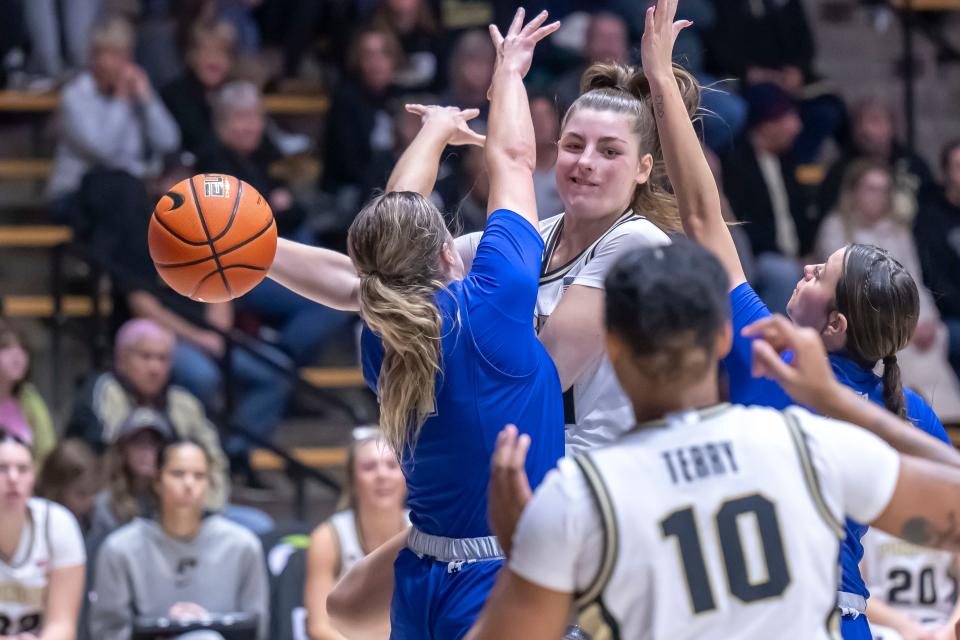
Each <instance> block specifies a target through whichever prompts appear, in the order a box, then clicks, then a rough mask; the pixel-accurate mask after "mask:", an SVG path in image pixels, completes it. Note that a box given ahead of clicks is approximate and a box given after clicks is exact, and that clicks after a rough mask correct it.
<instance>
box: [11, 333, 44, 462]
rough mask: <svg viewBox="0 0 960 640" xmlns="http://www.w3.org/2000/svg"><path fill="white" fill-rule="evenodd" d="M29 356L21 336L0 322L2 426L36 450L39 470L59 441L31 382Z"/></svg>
mask: <svg viewBox="0 0 960 640" xmlns="http://www.w3.org/2000/svg"><path fill="white" fill-rule="evenodd" d="M29 377H30V354H29V353H28V352H27V350H26V349H25V348H24V346H23V340H21V338H20V335H19V334H18V333H17V332H16V331H14V329H13V327H11V326H10V325H9V324H8V323H7V322H6V321H5V320H3V319H2V318H0V425H3V426H4V428H5V430H6V431H7V432H9V433H11V434H13V435H15V436H17V437H18V438H20V439H22V440H24V441H25V442H29V443H30V444H31V446H32V447H33V451H34V456H35V460H36V463H37V465H38V466H40V465H42V464H43V461H44V459H45V458H46V457H47V454H48V453H50V450H51V449H53V447H54V445H55V444H56V441H57V433H56V431H55V430H54V428H53V419H52V418H51V417H50V411H49V410H48V409H47V403H46V402H44V400H43V397H42V396H41V395H40V392H39V391H37V388H36V387H34V386H33V384H31V383H30V382H29Z"/></svg>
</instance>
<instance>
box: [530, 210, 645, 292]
mask: <svg viewBox="0 0 960 640" xmlns="http://www.w3.org/2000/svg"><path fill="white" fill-rule="evenodd" d="M558 217H559V218H560V220H559V221H558V222H557V224H555V225H554V227H553V229H551V230H550V235H549V236H548V237H547V241H546V247H545V248H544V251H543V260H542V261H541V264H540V284H546V283H548V282H553V281H554V280H556V279H557V278H561V277H563V276H564V275H566V274H567V272H569V271H570V269H571V268H573V265H575V264H576V263H577V262H578V261H579V260H580V259H581V258H583V256H585V255H587V254H590V253H591V252H593V251H594V250H595V249H596V247H597V245H599V244H600V242H602V241H603V239H604V238H606V237H607V236H608V235H610V233H611V232H612V231H613V230H614V229H616V228H617V227H619V226H620V225H621V224H623V223H625V222H630V221H631V220H642V219H643V216H641V215H639V214H636V213H634V212H633V209H627V210H626V211H624V212H623V213H622V214H621V215H620V217H619V218H617V220H616V221H615V222H614V223H613V224H612V225H610V228H609V229H607V230H606V231H604V232H603V234H602V235H601V236H600V237H599V238H597V239H596V240H594V241H593V243H592V244H591V245H590V246H589V247H587V248H586V249H584V250H583V251H581V252H580V253H578V254H577V255H575V256H574V257H572V258H570V260H568V261H567V262H566V263H564V264H562V265H560V266H559V267H557V268H556V269H553V270H549V268H550V261H551V260H553V253H554V251H555V250H556V248H557V244H559V242H560V234H561V233H562V232H563V222H564V220H565V219H566V217H567V214H566V212H564V213H561V214H560V215H559V216H558Z"/></svg>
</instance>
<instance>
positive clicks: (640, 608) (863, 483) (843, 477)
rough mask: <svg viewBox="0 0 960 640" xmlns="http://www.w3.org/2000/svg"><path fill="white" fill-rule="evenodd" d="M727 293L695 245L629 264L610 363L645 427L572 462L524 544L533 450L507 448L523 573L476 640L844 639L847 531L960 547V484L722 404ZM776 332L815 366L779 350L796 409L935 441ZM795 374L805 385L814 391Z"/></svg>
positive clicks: (861, 440)
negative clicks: (572, 622)
mask: <svg viewBox="0 0 960 640" xmlns="http://www.w3.org/2000/svg"><path fill="white" fill-rule="evenodd" d="M725 282H726V275H725V272H724V271H723V268H722V267H721V265H720V263H719V262H718V261H717V260H716V258H714V257H713V256H712V255H710V254H708V253H707V252H706V250H705V249H703V248H701V247H699V246H696V245H693V244H691V243H689V242H688V241H681V242H677V243H674V244H671V245H667V246H664V247H658V248H653V249H638V250H633V251H631V252H629V253H628V254H627V255H626V256H625V257H623V258H621V259H620V260H618V262H617V263H616V264H615V265H614V267H613V268H612V270H611V271H610V273H609V274H608V275H607V279H606V282H605V285H606V286H605V289H606V309H605V310H606V313H605V317H606V324H607V345H608V351H609V353H610V357H611V361H612V362H613V364H614V367H615V369H616V372H617V376H618V379H619V380H620V383H621V385H622V386H623V388H624V389H625V390H626V392H627V393H628V395H629V397H630V398H631V400H632V401H633V405H634V408H635V411H636V414H637V416H638V417H639V418H640V419H641V420H643V421H644V422H642V423H641V424H640V425H638V426H637V427H636V428H635V429H634V430H632V431H630V432H629V433H627V434H626V435H624V436H623V437H621V438H620V439H619V440H618V441H617V442H616V443H614V444H612V445H609V446H607V447H601V448H598V449H595V450H592V451H590V452H587V453H585V454H582V455H580V456H577V457H575V458H573V459H570V458H567V459H564V460H562V461H561V462H560V464H559V465H558V468H557V469H556V470H554V471H553V472H551V474H550V475H548V477H547V479H546V480H544V482H543V483H542V484H541V485H540V487H538V489H537V492H536V494H535V495H534V497H533V499H532V500H531V501H530V502H529V504H528V505H527V506H526V509H525V510H524V511H523V514H522V516H521V517H520V520H519V523H518V524H517V525H516V529H515V533H514V534H513V535H512V536H511V530H512V528H513V527H512V522H511V521H510V516H509V514H512V513H515V512H516V510H515V509H511V508H509V507H508V508H506V509H501V508H498V506H497V502H498V500H500V499H502V498H501V496H504V495H507V493H508V492H509V491H514V489H511V487H513V486H514V485H515V484H517V483H516V481H515V478H516V477H518V476H520V475H521V474H522V469H523V462H522V461H523V457H524V453H525V451H524V446H529V440H528V439H527V440H526V441H525V444H523V445H522V446H521V443H522V442H524V441H518V440H517V439H516V431H515V430H508V431H505V432H504V434H501V437H500V439H499V440H498V445H497V452H496V453H495V455H494V469H493V472H492V480H491V525H492V526H493V528H494V530H495V531H496V532H497V536H498V538H499V539H500V540H501V541H505V540H511V543H509V544H507V545H505V551H507V552H508V554H509V565H508V566H509V570H508V571H504V572H502V573H501V576H500V579H499V582H498V584H497V587H496V588H495V589H494V591H493V593H492V594H491V597H490V599H489V600H488V602H487V605H486V607H485V608H484V612H483V613H482V614H481V617H480V620H479V621H478V623H477V626H476V627H475V628H474V630H473V632H472V634H473V635H472V636H471V637H473V638H478V639H480V640H492V639H494V638H502V637H518V638H524V640H553V639H554V638H556V637H558V636H560V635H561V634H562V632H563V629H564V626H565V624H566V622H567V621H568V611H569V607H570V606H571V604H573V603H576V605H577V606H578V608H579V613H580V626H581V631H580V632H579V633H580V635H581V637H582V636H587V637H591V638H594V639H596V640H599V639H601V638H631V639H639V640H647V639H649V640H661V639H668V638H669V639H671V640H684V639H691V640H692V639H694V638H696V639H703V640H711V639H718V640H719V639H726V638H771V637H776V638H786V639H796V640H801V639H802V640H811V639H818V638H822V639H826V638H830V637H831V636H832V634H833V633H834V632H836V631H838V622H839V621H838V619H836V616H835V611H836V585H837V583H838V579H839V569H838V565H837V561H836V558H837V553H838V550H839V544H840V540H841V538H842V536H843V531H844V530H843V519H844V517H847V516H849V517H853V518H856V519H858V520H859V521H862V522H868V523H871V524H873V525H875V526H878V527H880V528H883V529H887V530H893V531H897V532H899V533H901V534H902V535H906V536H908V537H910V538H911V539H912V540H914V541H915V542H918V541H925V542H927V543H936V544H939V545H944V546H952V547H954V548H960V536H957V535H956V534H955V532H954V530H953V529H952V523H953V522H954V520H953V519H954V518H955V517H956V513H955V507H954V505H955V504H956V502H957V501H958V500H960V470H957V469H951V468H949V467H945V466H940V465H936V464H934V463H928V462H924V461H920V460H918V459H916V458H911V457H908V456H901V455H900V454H898V453H897V451H896V450H894V449H893V448H892V447H891V446H890V445H888V444H887V443H885V442H883V441H882V440H880V439H879V438H878V437H876V436H875V435H873V434H870V433H868V432H867V431H864V430H862V429H859V428H857V427H854V426H852V425H850V424H846V423H843V422H838V421H834V420H828V419H825V418H821V417H817V416H814V415H813V414H811V413H809V412H807V411H805V410H803V409H799V408H791V409H788V410H786V411H784V412H779V411H775V410H772V409H766V408H759V407H743V406H738V405H724V404H720V403H719V393H718V387H717V377H718V373H717V364H718V361H719V358H720V357H721V356H722V355H723V354H724V353H725V352H726V350H727V349H729V345H730V341H731V335H730V324H729V323H730V319H729V304H728V303H727V299H726V286H725ZM764 323H765V326H767V327H773V329H775V332H773V335H774V337H779V338H780V340H781V341H787V340H788V338H791V339H792V340H793V341H792V342H790V341H787V342H786V344H785V346H786V347H787V348H790V349H791V350H792V351H793V352H794V359H793V360H792V367H795V369H794V368H791V366H790V365H786V364H784V363H783V361H782V360H780V357H779V355H778V354H777V353H776V351H775V350H774V349H773V348H772V347H771V346H770V345H769V344H767V345H766V349H767V350H768V351H767V352H766V353H771V354H773V357H772V358H769V359H768V360H763V361H761V364H762V363H764V362H768V361H769V362H775V363H776V367H779V369H777V370H776V372H777V373H778V374H780V375H781V377H780V378H778V381H779V382H780V383H781V384H783V385H784V386H785V387H786V388H788V391H789V392H790V394H791V396H792V397H795V398H797V399H798V401H801V402H804V403H807V404H809V405H810V406H811V407H813V408H814V409H816V410H818V411H821V412H826V410H827V409H829V410H830V412H831V413H832V414H833V415H838V416H841V417H846V418H851V419H856V420H857V421H858V423H861V424H871V425H873V426H874V427H875V428H876V426H877V425H881V424H887V425H889V424H890V423H891V421H892V423H893V424H894V425H895V429H894V430H895V431H896V433H897V434H899V435H898V437H903V438H908V439H915V438H920V439H924V438H926V436H924V435H922V434H919V433H916V429H914V428H913V427H911V426H909V425H908V424H907V423H905V422H903V421H900V419H899V418H897V417H895V416H894V415H893V414H889V413H887V412H885V411H884V410H883V409H880V408H879V407H877V406H876V405H873V404H872V403H867V402H864V401H863V400H862V399H860V398H859V397H858V396H856V394H854V393H853V392H852V391H851V390H849V389H847V388H845V387H842V386H841V385H840V383H838V382H837V381H836V379H835V378H834V377H833V375H832V373H831V371H830V368H829V363H828V361H827V359H826V355H825V351H824V348H823V346H822V343H821V342H820V340H819V338H818V336H817V335H816V334H815V333H814V332H812V331H807V330H803V329H796V328H794V327H793V326H792V325H791V324H790V323H789V321H787V320H785V319H783V318H771V319H768V320H767V321H764ZM804 331H807V332H806V333H803V332H804ZM800 338H803V339H804V340H805V341H804V342H801V341H800ZM770 339H771V340H772V339H773V338H770ZM781 346H784V345H781ZM664 362H670V363H672V365H673V367H672V368H669V369H665V368H664V367H663V363H664ZM767 366H770V367H773V366H774V365H772V364H768V365H767ZM780 369H786V370H787V371H788V372H790V375H791V376H794V377H799V376H796V375H794V374H796V373H797V372H798V371H802V372H804V373H805V377H804V378H802V379H801V382H803V384H806V385H807V388H804V387H802V386H799V383H797V382H796V381H795V380H792V379H789V378H785V377H782V372H781V371H780ZM825 403H826V404H825ZM864 415H866V416H868V417H867V418H864V417H863V416H864ZM511 443H512V444H511ZM931 443H932V444H929V445H925V446H929V447H932V449H929V451H932V452H933V455H936V456H940V457H942V458H944V459H948V460H953V461H954V462H956V459H957V457H958V456H957V454H956V452H954V451H952V450H950V449H949V448H948V447H944V446H943V445H941V444H937V443H936V442H935V441H932V440H931ZM914 450H915V449H914ZM924 451H925V452H926V451H927V450H926V449H925V450H924ZM504 468H506V469H508V470H509V471H510V473H507V474H506V477H507V478H508V480H509V481H504V480H503V478H504V477H505V474H504V472H503V469H504ZM511 473H512V474H513V478H512V479H511V478H510V474H511ZM504 487H506V488H507V489H504ZM522 494H523V492H522V490H521V491H520V492H519V493H518V494H517V495H522ZM504 514H506V516H505V515H504ZM934 522H936V524H934Z"/></svg>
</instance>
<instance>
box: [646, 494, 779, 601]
mask: <svg viewBox="0 0 960 640" xmlns="http://www.w3.org/2000/svg"><path fill="white" fill-rule="evenodd" d="M747 514H751V515H753V516H754V518H755V522H756V526H757V530H758V533H759V539H760V541H761V543H762V547H763V561H764V564H765V568H766V571H765V574H766V579H764V580H761V581H759V582H751V581H750V576H749V575H748V572H747V563H746V559H745V556H744V552H743V541H742V540H741V539H740V528H739V527H738V525H737V519H738V518H739V517H740V516H744V515H747ZM713 525H714V526H715V527H716V533H717V535H716V536H715V537H714V536H711V538H713V539H715V540H718V541H719V543H720V551H721V552H722V554H723V564H724V567H725V568H726V574H727V586H728V587H729V589H730V593H731V594H733V596H734V597H736V598H737V599H739V600H740V601H741V602H746V603H750V602H756V601H758V600H764V599H766V598H773V597H776V596H779V595H781V594H782V593H783V592H784V591H785V590H786V588H787V585H789V584H790V570H789V569H788V568H787V559H786V556H785V555H784V553H783V537H782V536H781V535H780V523H779V522H778V521H777V511H776V508H775V507H774V505H773V503H772V502H770V501H769V500H767V499H766V498H765V497H763V496H762V495H760V494H758V493H755V494H752V495H749V496H744V497H742V498H735V499H732V500H727V501H726V502H724V503H723V504H722V505H721V506H720V510H719V511H717V515H716V517H715V518H714V523H713ZM660 529H661V531H662V532H663V537H664V538H670V537H674V536H675V537H676V538H677V545H678V547H679V551H680V561H681V563H682V564H683V573H684V575H685V576H686V580H687V592H688V593H689V594H690V603H691V605H692V606H693V611H694V613H705V612H707V611H711V610H712V609H716V608H717V604H716V600H715V599H714V597H713V589H712V588H711V586H710V584H711V583H710V579H709V576H708V575H707V564H706V561H705V560H704V556H703V546H702V543H701V540H702V538H701V537H700V528H699V527H698V526H697V521H696V518H695V517H694V514H693V509H692V508H687V509H684V510H682V511H675V512H673V513H672V514H670V515H669V516H667V517H666V518H664V519H663V520H662V521H661V522H660ZM709 539H710V538H708V540H709Z"/></svg>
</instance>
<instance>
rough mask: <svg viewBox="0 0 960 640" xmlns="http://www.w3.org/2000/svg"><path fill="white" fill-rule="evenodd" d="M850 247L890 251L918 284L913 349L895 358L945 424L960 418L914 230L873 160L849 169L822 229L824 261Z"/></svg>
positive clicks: (956, 384)
mask: <svg viewBox="0 0 960 640" xmlns="http://www.w3.org/2000/svg"><path fill="white" fill-rule="evenodd" d="M851 243H860V244H871V245H875V246H878V247H881V248H883V249H886V250H887V251H889V252H890V254H891V255H892V256H893V257H894V258H896V259H897V260H898V261H899V262H900V263H901V264H902V265H903V266H904V267H905V268H906V270H907V271H908V272H909V273H910V275H911V276H913V279H914V280H915V281H916V282H917V288H918V290H919V293H920V317H919V318H918V320H917V327H916V331H915V333H914V335H913V340H912V341H911V343H910V345H909V346H907V348H906V349H904V350H902V351H901V352H900V353H899V354H897V361H898V363H899V365H900V371H901V375H902V378H903V384H904V385H905V386H908V387H910V388H912V389H913V390H914V391H916V392H917V393H920V394H921V395H923V397H924V398H926V399H927V400H928V402H929V403H930V405H931V406H932V407H933V410H934V411H935V412H936V414H937V416H938V417H939V418H940V419H941V420H943V421H944V422H954V421H957V420H960V381H958V380H957V376H956V374H955V373H954V371H953V369H952V368H951V367H950V365H949V363H948V362H947V342H948V337H947V329H946V327H945V326H944V325H943V322H942V321H941V320H940V314H939V313H938V311H937V306H936V304H935V303H934V301H933V296H932V295H931V294H930V291H929V290H928V289H927V288H926V287H925V286H923V273H922V270H921V267H920V258H919V256H918V252H917V246H916V244H915V242H914V239H913V236H912V235H911V233H910V226H909V225H908V224H906V223H904V222H903V221H902V220H901V219H899V218H898V217H897V215H896V214H895V209H894V198H893V175H892V173H891V171H890V169H889V167H887V166H886V165H884V164H882V163H879V162H876V161H873V160H860V161H857V162H854V163H853V164H851V165H850V168H849V169H848V170H847V174H846V175H845V176H844V179H843V183H842V187H841V190H840V202H839V205H838V207H837V209H836V210H835V211H834V212H833V213H831V214H830V215H829V216H827V218H826V220H824V222H823V225H822V226H821V227H820V233H819V235H818V238H817V255H818V257H819V258H820V260H821V261H825V260H826V258H827V257H828V256H829V255H830V254H832V253H833V252H834V251H836V250H837V249H839V248H841V247H843V246H844V245H846V244H851ZM954 277H955V274H954Z"/></svg>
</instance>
